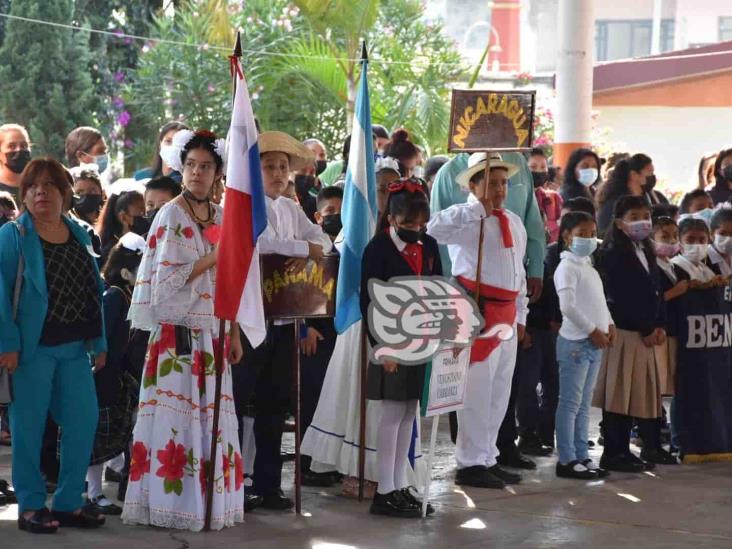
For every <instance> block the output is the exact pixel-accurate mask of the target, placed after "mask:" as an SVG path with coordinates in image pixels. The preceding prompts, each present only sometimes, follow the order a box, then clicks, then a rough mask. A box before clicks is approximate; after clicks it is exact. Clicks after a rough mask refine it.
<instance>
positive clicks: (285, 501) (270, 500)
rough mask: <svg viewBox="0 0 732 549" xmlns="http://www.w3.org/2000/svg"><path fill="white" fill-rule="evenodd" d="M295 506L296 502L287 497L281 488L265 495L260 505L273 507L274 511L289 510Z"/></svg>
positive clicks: (266, 507)
mask: <svg viewBox="0 0 732 549" xmlns="http://www.w3.org/2000/svg"><path fill="white" fill-rule="evenodd" d="M294 506H295V504H294V503H293V501H292V500H291V499H290V498H288V497H285V494H283V493H282V490H279V491H278V492H276V493H274V494H267V495H263V496H262V504H261V505H260V507H261V508H262V509H271V510H273V511H288V510H290V509H292V508H293V507H294Z"/></svg>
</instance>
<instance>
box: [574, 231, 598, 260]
mask: <svg viewBox="0 0 732 549" xmlns="http://www.w3.org/2000/svg"><path fill="white" fill-rule="evenodd" d="M596 249H597V238H595V237H592V238H583V237H581V236H573V237H572V244H571V245H570V246H569V250H570V251H571V252H572V253H573V254H574V255H576V256H578V257H589V256H591V255H592V254H593V252H594V251H595V250H596Z"/></svg>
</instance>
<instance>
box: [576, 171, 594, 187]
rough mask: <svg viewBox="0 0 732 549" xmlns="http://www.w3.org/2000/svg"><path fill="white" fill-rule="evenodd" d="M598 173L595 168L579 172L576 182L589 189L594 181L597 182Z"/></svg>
mask: <svg viewBox="0 0 732 549" xmlns="http://www.w3.org/2000/svg"><path fill="white" fill-rule="evenodd" d="M598 173H599V172H598V171H597V170H596V169H595V168H585V169H583V170H579V177H578V178H577V181H579V182H580V183H582V184H583V185H584V186H585V187H589V186H590V185H592V184H593V183H594V182H595V181H597V176H598Z"/></svg>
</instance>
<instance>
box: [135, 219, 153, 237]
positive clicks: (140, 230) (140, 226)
mask: <svg viewBox="0 0 732 549" xmlns="http://www.w3.org/2000/svg"><path fill="white" fill-rule="evenodd" d="M151 224H152V223H151V221H150V220H149V219H147V218H146V217H145V216H142V215H138V216H135V217H133V218H132V225H130V230H131V231H132V232H133V233H135V234H139V235H140V236H145V235H146V234H147V232H148V231H149V230H150V225H151Z"/></svg>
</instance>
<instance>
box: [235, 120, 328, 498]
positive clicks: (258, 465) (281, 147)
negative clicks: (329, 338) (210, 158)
mask: <svg viewBox="0 0 732 549" xmlns="http://www.w3.org/2000/svg"><path fill="white" fill-rule="evenodd" d="M258 143H259V153H260V160H261V168H262V183H263V186H264V192H265V195H266V196H265V202H266V205H267V222H268V223H267V228H266V230H265V232H264V233H263V234H262V236H260V237H259V243H258V246H259V253H260V254H280V255H284V256H288V257H290V260H289V261H288V262H287V269H288V272H290V273H295V272H299V271H301V270H302V269H304V268H305V266H306V264H307V260H308V259H320V258H322V257H323V254H325V253H328V252H330V250H331V248H332V243H331V241H330V238H329V237H328V235H326V234H325V233H323V231H322V229H321V228H320V227H319V226H318V225H315V224H314V223H311V222H310V221H309V220H308V218H307V216H306V215H305V212H303V210H302V209H301V208H300V207H299V206H298V205H297V204H296V203H295V202H293V201H292V200H290V199H289V198H286V197H284V196H282V193H283V191H284V190H285V189H286V187H287V184H288V181H289V178H290V173H291V172H293V171H296V170H299V169H301V168H303V167H304V166H306V165H309V164H311V163H312V162H313V161H314V158H313V155H312V153H311V152H310V151H309V150H308V149H307V147H305V146H304V145H303V144H302V143H300V142H299V141H297V140H296V139H294V138H293V137H291V136H289V135H288V134H286V133H283V132H278V131H269V132H263V133H261V134H260V135H259V142H258ZM243 343H244V358H243V359H242V362H241V365H240V367H239V368H234V369H233V371H234V378H235V379H234V398H235V400H236V407H237V415H238V416H239V417H240V418H241V416H243V415H244V414H245V411H246V410H247V408H248V406H249V404H250V401H251V400H252V397H253V399H254V407H255V410H256V413H255V418H254V440H255V444H256V456H255V458H254V472H253V473H254V474H253V478H254V485H253V487H252V491H253V492H254V493H256V494H258V495H260V496H262V507H264V508H268V509H276V510H287V509H290V508H291V507H292V505H293V503H292V500H291V499H289V498H287V497H285V496H284V495H283V494H282V490H281V489H280V484H281V477H282V458H281V456H280V444H281V440H282V426H283V424H284V422H285V418H286V415H287V413H288V412H289V410H290V392H291V390H292V383H291V382H292V374H293V369H292V368H293V353H294V347H293V345H294V343H295V342H294V338H293V332H292V321H279V320H275V321H273V322H271V323H270V324H269V326H268V329H267V338H266V339H265V341H264V343H262V344H261V345H260V346H259V347H257V348H256V349H253V348H252V347H251V345H249V343H248V342H247V341H243ZM241 424H242V422H241V421H240V429H241Z"/></svg>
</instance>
